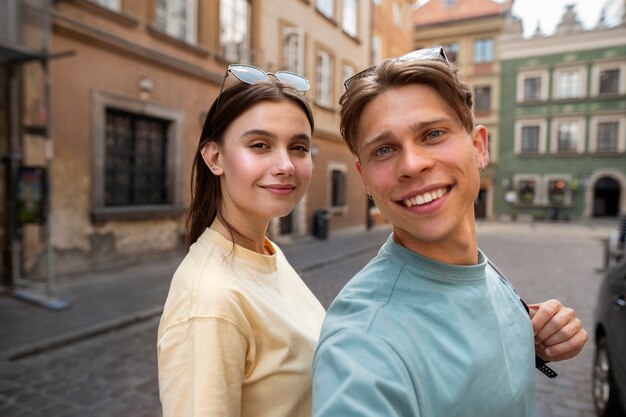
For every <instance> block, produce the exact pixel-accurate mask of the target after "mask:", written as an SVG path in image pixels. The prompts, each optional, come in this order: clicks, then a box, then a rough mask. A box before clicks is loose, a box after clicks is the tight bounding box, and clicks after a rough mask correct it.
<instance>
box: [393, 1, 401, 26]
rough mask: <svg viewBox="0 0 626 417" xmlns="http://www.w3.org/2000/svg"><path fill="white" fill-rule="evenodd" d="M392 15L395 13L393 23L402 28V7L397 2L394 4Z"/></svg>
mask: <svg viewBox="0 0 626 417" xmlns="http://www.w3.org/2000/svg"><path fill="white" fill-rule="evenodd" d="M392 13H393V23H394V24H395V25H396V26H402V7H401V6H400V4H399V3H398V2H397V1H394V2H393V5H392Z"/></svg>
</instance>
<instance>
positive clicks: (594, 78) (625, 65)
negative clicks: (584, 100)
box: [591, 61, 626, 96]
mask: <svg viewBox="0 0 626 417" xmlns="http://www.w3.org/2000/svg"><path fill="white" fill-rule="evenodd" d="M591 94H592V95H594V96H598V95H603V94H613V95H614V94H626V61H621V62H602V63H598V64H594V65H593V67H592V69H591Z"/></svg>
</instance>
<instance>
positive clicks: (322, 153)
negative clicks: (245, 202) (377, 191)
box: [252, 0, 372, 240]
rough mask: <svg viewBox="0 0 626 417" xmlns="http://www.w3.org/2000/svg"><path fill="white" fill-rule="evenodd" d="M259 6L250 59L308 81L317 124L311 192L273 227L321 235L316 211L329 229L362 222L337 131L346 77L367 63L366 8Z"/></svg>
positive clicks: (323, 2) (327, 1) (354, 178)
mask: <svg viewBox="0 0 626 417" xmlns="http://www.w3.org/2000/svg"><path fill="white" fill-rule="evenodd" d="M286 3H289V5H287V4H286ZM261 7H262V9H260V10H259V11H258V13H256V14H255V15H254V16H253V27H254V28H255V29H254V30H253V34H254V36H253V38H252V39H253V41H252V50H253V51H255V53H253V57H254V58H256V62H257V64H258V65H259V66H261V67H264V68H270V69H272V70H275V69H287V70H290V71H294V72H297V73H300V74H304V75H305V76H306V77H307V78H308V79H309V80H310V82H311V90H310V91H309V92H308V93H307V96H308V98H309V101H310V102H311V104H312V107H313V113H314V117H315V124H316V126H315V138H314V148H313V163H314V169H313V178H312V180H311V185H310V187H309V192H308V195H307V196H306V198H305V199H304V200H303V201H302V202H301V203H300V205H299V206H298V207H296V209H295V210H294V211H293V212H292V214H291V215H290V216H289V217H288V218H283V219H281V221H280V222H277V225H276V226H277V227H275V228H274V231H275V232H276V234H277V235H287V236H289V235H292V236H293V235H296V236H297V235H302V234H306V233H314V234H319V232H320V230H316V229H317V228H315V227H314V220H315V218H316V217H317V216H316V214H319V213H320V210H323V211H326V212H327V213H328V222H329V228H330V233H332V232H333V231H336V230H340V229H346V228H353V227H363V226H364V225H365V221H366V207H367V203H366V198H365V194H364V192H363V190H362V187H361V183H360V179H359V177H358V174H357V173H356V171H355V169H354V158H353V157H352V155H351V154H350V152H349V151H348V149H347V147H346V146H345V145H344V143H343V140H342V139H341V136H340V134H339V104H338V103H339V97H341V94H342V93H343V81H344V80H345V79H346V78H347V77H349V76H350V75H352V74H354V73H355V72H357V71H359V70H361V69H363V68H365V67H367V66H368V65H369V63H370V46H369V39H370V37H371V23H370V22H371V19H372V18H371V12H372V9H371V6H370V4H369V2H366V1H357V0H341V1H339V0H338V1H333V0H314V1H313V0H312V1H302V0H297V1H296V0H292V1H289V2H285V1H281V0H268V1H264V2H262V6H261ZM278 240H281V238H280V237H279V238H278Z"/></svg>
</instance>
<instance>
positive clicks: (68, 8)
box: [0, 0, 410, 287]
mask: <svg viewBox="0 0 626 417" xmlns="http://www.w3.org/2000/svg"><path fill="white" fill-rule="evenodd" d="M383 3H386V1H383ZM399 3H402V4H403V6H402V8H401V9H400V10H401V11H402V15H403V16H406V11H407V10H408V9H407V7H409V6H410V1H402V2H399ZM31 4H35V5H37V6H38V7H39V8H40V9H41V10H43V11H45V12H46V13H47V16H48V26H47V32H46V33H47V36H48V38H47V39H48V40H49V42H48V44H47V46H45V45H44V46H40V47H37V48H39V49H37V48H35V50H34V51H30V50H26V52H27V53H26V52H25V54H24V56H25V57H26V56H27V57H30V56H31V55H32V57H31V58H29V59H32V60H34V62H30V61H29V62H26V63H23V64H22V63H20V66H19V70H15V68H17V67H15V65H13V64H12V63H7V62H9V61H10V62H13V61H11V59H12V58H13V55H12V54H13V53H14V52H15V51H14V50H18V49H19V51H21V50H22V49H21V48H22V45H19V44H17V43H15V42H14V43H13V46H12V47H11V48H8V47H6V48H5V44H7V42H8V41H7V39H9V37H8V36H5V37H4V38H2V39H0V51H2V54H0V56H1V57H2V58H1V59H0V63H1V64H2V65H0V77H1V78H0V81H2V82H1V83H0V84H1V85H0V91H3V92H4V93H3V95H2V98H0V109H2V119H1V120H2V122H0V153H1V154H2V160H3V164H2V165H1V166H0V175H1V176H2V178H1V181H0V184H2V185H1V186H0V198H1V200H0V201H1V203H0V213H2V215H3V216H2V226H1V227H0V243H1V245H2V249H3V262H2V265H3V267H2V268H1V269H2V271H3V272H2V284H3V285H5V286H6V287H11V286H14V285H16V283H17V282H18V281H17V280H19V279H21V278H24V277H25V278H27V279H31V280H34V281H39V280H43V276H45V275H46V268H48V267H51V268H52V270H53V273H54V275H56V276H57V277H58V278H59V279H61V280H64V279H72V277H73V276H78V275H77V274H81V273H84V272H88V271H95V270H99V269H104V268H111V267H114V266H118V265H123V264H128V263H131V262H143V261H150V260H151V259H155V258H157V257H161V256H164V255H166V254H170V253H174V252H178V251H180V250H181V249H184V216H185V212H186V207H187V205H188V203H189V201H190V187H189V185H190V173H191V164H192V161H193V156H194V152H195V148H196V145H197V141H198V137H199V134H200V131H201V128H202V124H203V121H204V117H205V115H206V112H207V110H208V108H209V106H210V105H211V103H212V102H213V100H214V99H215V97H216V96H217V94H218V92H219V90H220V87H221V85H222V82H223V81H224V79H225V78H224V74H225V71H226V69H227V66H228V65H229V64H231V63H245V64H251V65H255V66H257V67H259V68H262V69H264V70H266V71H276V70H281V69H283V70H291V71H295V72H298V73H300V74H303V75H304V76H305V77H307V78H308V79H309V80H310V83H311V90H310V91H308V92H307V94H306V95H307V98H308V100H309V101H310V103H311V106H312V108H313V112H314V116H315V120H316V130H315V132H314V140H313V143H314V146H313V150H312V154H313V161H314V172H313V177H312V180H311V185H310V187H309V191H308V194H307V196H306V197H305V199H304V200H303V201H302V203H300V204H299V206H298V207H297V208H296V209H295V210H294V212H293V213H292V214H291V215H290V216H287V217H286V218H282V219H275V221H274V222H273V223H272V225H271V227H270V231H269V233H270V235H271V237H272V238H273V239H275V240H277V241H278V242H284V241H287V240H289V239H292V238H294V237H298V236H302V235H307V234H310V233H312V232H315V227H314V226H315V224H314V221H315V220H316V218H318V215H320V214H322V213H325V214H327V215H328V217H326V220H327V224H328V227H329V229H330V232H331V233H333V232H335V231H338V230H345V229H350V228H363V227H365V225H366V224H367V218H368V202H367V199H366V197H365V194H364V192H363V190H362V186H361V181H360V179H359V176H358V174H357V172H356V170H355V169H354V168H353V167H354V157H353V156H352V155H351V154H350V152H349V151H348V149H347V147H346V146H345V145H344V143H343V140H342V139H341V137H340V135H339V129H338V127H339V105H338V101H339V97H340V96H341V94H342V93H343V81H344V80H345V79H346V78H347V77H349V76H351V75H352V74H354V73H355V72H357V71H360V70H361V69H363V68H365V67H368V66H370V65H371V64H372V43H371V42H372V33H373V29H372V28H373V10H374V8H375V4H373V3H370V2H362V1H356V0H289V1H279V0H266V1H262V2H261V1H252V0H206V1H198V0H171V1H166V2H161V1H156V0H137V1H135V0H61V1H55V2H52V1H47V0H28V1H20V0H7V1H5V2H1V3H0V5H1V6H0V7H2V8H3V9H2V10H0V11H1V12H2V13H0V16H2V19H4V20H6V22H13V21H16V22H17V21H19V19H18V20H16V19H17V17H24V19H23V25H22V26H23V27H26V26H28V25H33V24H34V25H35V26H41V22H39V21H37V20H36V19H34V18H33V17H32V16H31V14H29V10H30V9H29V8H28V7H26V6H30V5H31ZM393 10H395V9H393ZM5 17H6V19H5ZM4 20H2V22H4ZM405 20H406V23H407V24H409V23H410V22H409V21H408V20H407V19H405ZM24 25H25V26H24ZM9 26H11V25H9V24H8V23H7V25H3V29H4V27H9ZM22 26H20V28H22V29H23V27H22ZM11 27H13V26H11ZM20 28H18V29H16V30H22V29H20ZM40 29H41V28H40ZM404 30H405V31H406V28H405V29H404ZM390 33H391V32H390ZM407 33H410V32H407ZM0 36H4V35H0ZM389 36H392V35H389ZM394 36H395V35H394ZM28 37H29V38H30V37H33V36H31V35H29V36H28ZM5 41H6V42H5ZM395 42H396V40H395V39H391V40H388V39H387V37H385V38H384V43H385V44H386V45H388V46H389V48H390V49H389V51H393V52H390V53H392V54H395V52H396V49H393V48H392V46H391V45H393V44H394V43H395ZM404 48H405V46H402V47H401V48H400V49H404ZM31 52H32V54H31ZM29 54H31V55H29ZM48 56H49V57H51V58H50V59H48V58H47V57H48ZM33 57H34V58H33ZM42 57H45V59H44V58H42ZM42 62H43V63H45V64H46V65H44V66H42ZM43 67H45V68H46V70H47V72H44V71H42V68H43ZM16 73H17V74H18V75H14V74H16ZM225 82H226V83H230V82H233V81H232V77H227V78H226V81H225ZM9 92H12V94H13V95H12V96H11V98H10V99H7V97H9ZM18 174H20V175H21V174H24V175H26V177H28V178H31V180H32V179H34V180H33V181H31V182H30V183H29V184H30V185H33V184H34V185H35V187H34V188H33V187H30V188H28V187H27V188H26V191H27V193H28V195H29V197H28V198H27V200H28V202H29V203H28V204H30V205H29V206H28V207H31V206H32V203H33V201H35V200H33V198H31V197H32V196H31V194H32V193H33V190H34V191H37V190H39V191H41V192H42V193H43V191H45V190H47V191H49V192H48V193H47V197H49V202H50V204H49V205H45V207H44V209H46V210H43V211H42V210H40V212H38V211H37V210H31V211H32V212H31V211H28V210H27V211H25V212H24V213H26V214H25V215H30V216H31V218H28V216H26V217H24V218H20V216H21V215H22V214H20V213H21V212H20V211H19V210H18V209H17V208H16V204H18V203H19V201H18V200H19V198H18V197H19V195H18V194H19V191H18V188H19V187H20V184H21V183H20V184H18V178H17V175H18ZM38 175H39V176H42V175H43V176H44V177H45V176H47V177H45V178H44V180H47V181H48V182H47V183H46V182H45V181H44V180H42V181H40V182H37V178H39V177H38ZM37 186H39V187H40V188H37ZM40 197H42V199H41V201H40V202H39V203H37V202H36V201H35V203H36V204H40V203H45V202H46V201H47V200H46V199H45V198H43V197H46V196H40ZM37 207H39V206H37ZM42 213H43V214H42ZM42 216H43V217H42ZM44 236H47V238H44ZM13 266H15V267H16V268H13Z"/></svg>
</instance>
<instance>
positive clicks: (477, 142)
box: [471, 125, 489, 169]
mask: <svg viewBox="0 0 626 417" xmlns="http://www.w3.org/2000/svg"><path fill="white" fill-rule="evenodd" d="M471 136H472V145H473V146H474V148H475V149H476V159H477V162H478V166H480V167H482V168H483V169H484V168H485V167H486V166H487V165H488V164H489V135H488V134H487V128H486V127H485V126H483V125H477V126H476V127H474V129H473V130H472V134H471Z"/></svg>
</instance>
